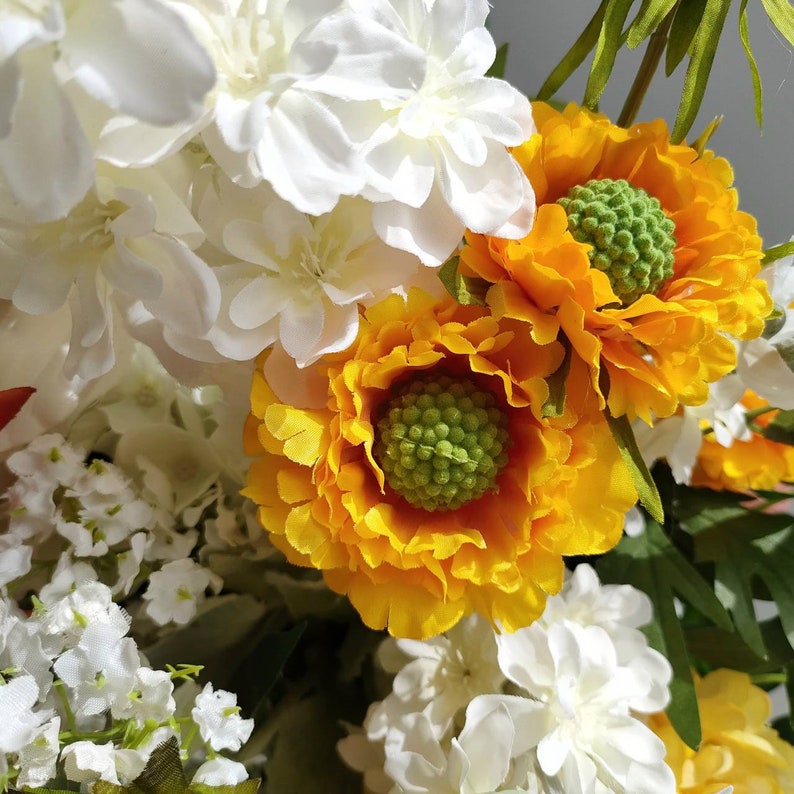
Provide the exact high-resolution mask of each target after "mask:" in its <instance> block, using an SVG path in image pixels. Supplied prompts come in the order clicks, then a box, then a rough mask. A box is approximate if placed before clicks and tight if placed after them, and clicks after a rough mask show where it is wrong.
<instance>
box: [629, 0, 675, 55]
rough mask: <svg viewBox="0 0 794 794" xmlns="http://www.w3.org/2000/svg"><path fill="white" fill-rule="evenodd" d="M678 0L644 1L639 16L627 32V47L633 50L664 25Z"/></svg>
mask: <svg viewBox="0 0 794 794" xmlns="http://www.w3.org/2000/svg"><path fill="white" fill-rule="evenodd" d="M675 4H676V0H643V3H642V5H641V6H640V10H639V12H638V13H637V16H636V17H634V19H633V20H632V22H631V25H629V27H628V30H627V31H626V46H627V47H628V48H629V49H630V50H633V49H634V48H635V47H638V46H639V45H640V44H641V43H642V42H643V41H645V39H647V38H648V36H650V35H651V33H653V32H654V31H655V30H656V29H657V28H658V27H659V25H661V24H662V21H663V20H664V18H665V17H666V16H667V15H668V14H669V13H670V11H672V9H673V7H674V6H675Z"/></svg>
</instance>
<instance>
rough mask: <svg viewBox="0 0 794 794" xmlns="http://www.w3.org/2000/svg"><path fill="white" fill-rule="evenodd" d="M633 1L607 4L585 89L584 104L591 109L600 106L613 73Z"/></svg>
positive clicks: (623, 0) (621, 0) (622, 0)
mask: <svg viewBox="0 0 794 794" xmlns="http://www.w3.org/2000/svg"><path fill="white" fill-rule="evenodd" d="M633 3H634V0H612V2H611V3H609V5H608V6H607V9H606V13H605V14H604V22H603V24H602V25H601V31H600V33H599V35H598V44H597V45H596V51H595V55H594V56H593V63H592V65H591V66H590V74H589V75H588V77H587V86H586V87H585V91H584V100H583V104H584V106H585V107H588V108H590V109H591V110H595V109H596V108H597V107H598V100H599V99H601V94H603V93H604V88H606V84H607V81H608V80H609V76H610V75H611V74H612V67H613V66H614V65H615V57H616V56H617V54H618V50H619V49H620V47H621V44H622V43H623V40H622V34H623V25H624V23H625V22H626V17H627V16H628V14H629V9H630V8H631V6H632V4H633Z"/></svg>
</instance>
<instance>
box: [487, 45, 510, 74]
mask: <svg viewBox="0 0 794 794" xmlns="http://www.w3.org/2000/svg"><path fill="white" fill-rule="evenodd" d="M509 49H510V44H509V43H508V42H505V43H504V44H502V46H501V47H499V49H498V50H497V51H496V57H495V58H494V59H493V63H492V64H491V68H490V69H489V70H488V71H487V72H486V73H485V76H486V77H499V78H502V77H504V76H505V70H506V69H507V51H508V50H509Z"/></svg>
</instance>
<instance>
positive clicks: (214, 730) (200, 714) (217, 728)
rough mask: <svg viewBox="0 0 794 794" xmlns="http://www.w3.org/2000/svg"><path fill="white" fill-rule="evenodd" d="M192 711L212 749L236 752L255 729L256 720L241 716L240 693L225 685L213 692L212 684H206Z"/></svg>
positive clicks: (203, 736) (204, 738) (202, 735)
mask: <svg viewBox="0 0 794 794" xmlns="http://www.w3.org/2000/svg"><path fill="white" fill-rule="evenodd" d="M190 713H191V715H192V717H193V721H194V722H195V723H196V725H198V726H199V731H200V732H201V738H202V739H203V740H204V741H205V742H206V743H207V744H209V745H210V747H212V749H213V750H232V751H233V752H236V751H237V750H239V749H240V748H241V747H242V745H243V744H244V743H245V742H246V741H248V737H249V736H250V735H251V731H252V730H253V729H254V721H253V720H244V719H243V718H242V717H241V716H240V709H239V707H238V706H237V695H235V694H234V693H232V692H227V691H226V690H224V689H219V690H218V691H217V692H214V691H213V689H212V684H207V685H206V686H205V687H204V689H202V690H201V692H200V693H199V694H198V695H196V705H195V707H194V708H193V710H192V711H191V712H190Z"/></svg>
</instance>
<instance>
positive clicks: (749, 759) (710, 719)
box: [650, 670, 794, 794]
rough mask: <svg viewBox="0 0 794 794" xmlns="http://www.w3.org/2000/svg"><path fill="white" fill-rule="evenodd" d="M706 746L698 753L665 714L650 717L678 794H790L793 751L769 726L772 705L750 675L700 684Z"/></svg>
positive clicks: (720, 675)
mask: <svg viewBox="0 0 794 794" xmlns="http://www.w3.org/2000/svg"><path fill="white" fill-rule="evenodd" d="M695 687H696V691H697V698H698V706H699V708H700V721H701V725H702V728H703V741H702V743H701V745H700V748H699V749H698V750H697V751H695V750H692V749H691V748H690V747H687V745H686V744H684V742H683V741H681V739H680V738H679V736H678V734H677V733H676V732H675V730H674V729H673V727H672V726H671V725H670V721H669V720H668V719H667V716H666V715H665V714H663V713H662V714H657V715H654V716H652V717H651V719H650V726H651V728H652V730H654V731H655V732H656V734H657V735H658V736H659V737H660V738H661V739H662V741H664V743H665V745H666V746H667V756H666V758H665V761H666V762H667V764H668V765H669V766H670V767H671V768H672V770H673V772H674V773H675V777H676V783H677V786H678V788H677V790H678V794H715V793H716V792H719V791H722V790H723V789H724V788H725V787H726V786H728V785H732V786H733V794H789V792H790V791H791V788H789V787H788V785H789V783H790V782H791V771H790V764H791V761H792V757H793V756H794V748H793V747H792V746H791V745H790V744H788V743H787V742H785V741H783V740H782V739H781V738H780V736H778V734H777V732H776V731H774V730H773V729H772V728H770V727H769V726H768V725H767V724H766V723H767V721H768V720H769V717H770V714H771V711H772V704H771V702H770V700H769V696H768V695H767V694H766V692H764V690H763V689H760V688H759V687H757V686H754V685H753V684H752V683H751V681H750V677H749V676H748V675H747V674H746V673H739V672H736V671H734V670H715V671H714V672H712V673H709V674H708V675H707V676H705V677H704V678H703V679H702V680H698V679H696V680H695Z"/></svg>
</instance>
